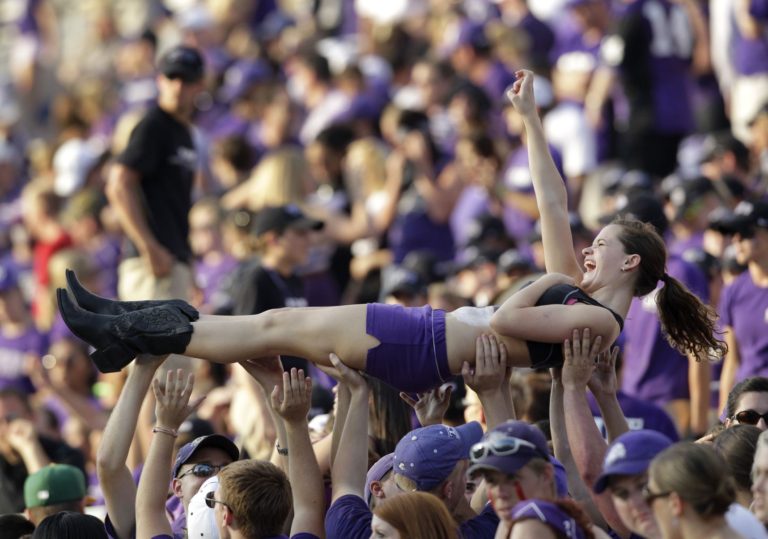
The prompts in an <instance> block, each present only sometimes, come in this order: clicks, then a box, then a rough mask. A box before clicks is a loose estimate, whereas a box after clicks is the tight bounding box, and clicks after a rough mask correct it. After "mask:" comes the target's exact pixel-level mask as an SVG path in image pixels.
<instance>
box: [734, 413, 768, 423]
mask: <svg viewBox="0 0 768 539" xmlns="http://www.w3.org/2000/svg"><path fill="white" fill-rule="evenodd" d="M761 418H762V420H763V421H765V423H766V424H768V412H765V413H764V414H758V413H757V412H756V411H754V410H742V411H741V412H739V413H737V414H734V416H733V419H735V420H736V421H738V422H739V423H742V424H744V425H757V424H758V423H759V422H760V419H761Z"/></svg>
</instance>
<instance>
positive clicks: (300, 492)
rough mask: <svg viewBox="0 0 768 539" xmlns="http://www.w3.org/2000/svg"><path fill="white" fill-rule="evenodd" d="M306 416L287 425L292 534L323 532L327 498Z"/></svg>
mask: <svg viewBox="0 0 768 539" xmlns="http://www.w3.org/2000/svg"><path fill="white" fill-rule="evenodd" d="M308 429H309V427H308V425H307V421H306V419H305V420H303V421H295V422H294V421H289V422H286V424H285V430H286V436H287V444H288V445H287V448H288V462H289V472H288V479H289V481H290V483H291V484H292V485H301V488H294V489H292V494H293V511H294V518H293V524H292V526H291V535H294V534H297V533H301V532H306V533H314V534H315V535H321V533H322V531H323V517H324V511H323V510H324V507H325V498H324V492H323V478H322V476H321V474H320V467H319V466H318V464H317V460H316V459H315V453H314V450H313V448H312V443H311V441H310V439H309V431H308Z"/></svg>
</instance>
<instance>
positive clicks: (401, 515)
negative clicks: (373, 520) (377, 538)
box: [373, 492, 458, 539]
mask: <svg viewBox="0 0 768 539" xmlns="http://www.w3.org/2000/svg"><path fill="white" fill-rule="evenodd" d="M373 514H374V515H376V516H377V517H379V518H380V519H381V520H383V521H385V522H387V523H388V524H389V525H390V526H392V527H393V528H395V529H396V530H397V531H398V532H399V533H400V536H401V537H402V538H403V539H458V533H457V531H456V523H455V522H454V520H453V518H452V517H451V514H450V513H449V512H448V508H446V507H445V504H444V503H443V502H441V501H440V500H439V499H437V497H435V496H433V495H432V494H427V493H426V492H406V493H405V494H400V495H398V496H395V497H393V498H386V499H385V500H384V501H382V502H381V503H380V504H378V505H377V506H376V508H375V509H374V510H373Z"/></svg>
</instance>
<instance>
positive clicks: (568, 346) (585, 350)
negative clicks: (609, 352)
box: [562, 328, 603, 389]
mask: <svg viewBox="0 0 768 539" xmlns="http://www.w3.org/2000/svg"><path fill="white" fill-rule="evenodd" d="M602 341H603V339H602V337H599V336H598V337H597V338H596V339H595V340H594V342H592V341H591V339H590V331H589V328H586V329H584V331H582V332H581V333H579V330H578V329H574V330H573V339H570V340H569V339H566V340H565V342H564V343H563V357H564V358H565V361H564V362H563V372H562V381H563V386H564V387H566V388H576V389H581V388H583V389H586V387H587V382H589V379H590V377H591V376H592V372H593V371H594V370H595V358H596V357H597V353H598V351H599V350H600V345H601V344H602Z"/></svg>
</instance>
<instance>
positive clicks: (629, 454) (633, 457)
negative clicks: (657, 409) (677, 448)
mask: <svg viewBox="0 0 768 539" xmlns="http://www.w3.org/2000/svg"><path fill="white" fill-rule="evenodd" d="M670 445H672V440H670V439H669V438H668V437H667V436H665V435H664V434H662V433H660V432H658V431H655V430H647V429H643V430H633V431H629V432H625V433H624V434H622V435H621V436H619V437H618V438H616V439H615V440H614V441H613V443H612V444H611V445H610V446H608V451H607V452H606V454H605V459H604V460H603V473H602V474H600V477H598V478H597V481H596V482H595V486H594V491H595V493H597V494H601V493H602V492H604V491H605V489H606V488H608V482H609V481H610V479H611V476H614V475H636V474H641V473H644V472H645V471H646V470H647V469H648V467H649V466H650V465H651V461H652V460H653V458H654V457H655V456H656V455H658V454H659V453H661V452H662V451H663V450H664V449H666V448H667V447H669V446H670Z"/></svg>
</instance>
